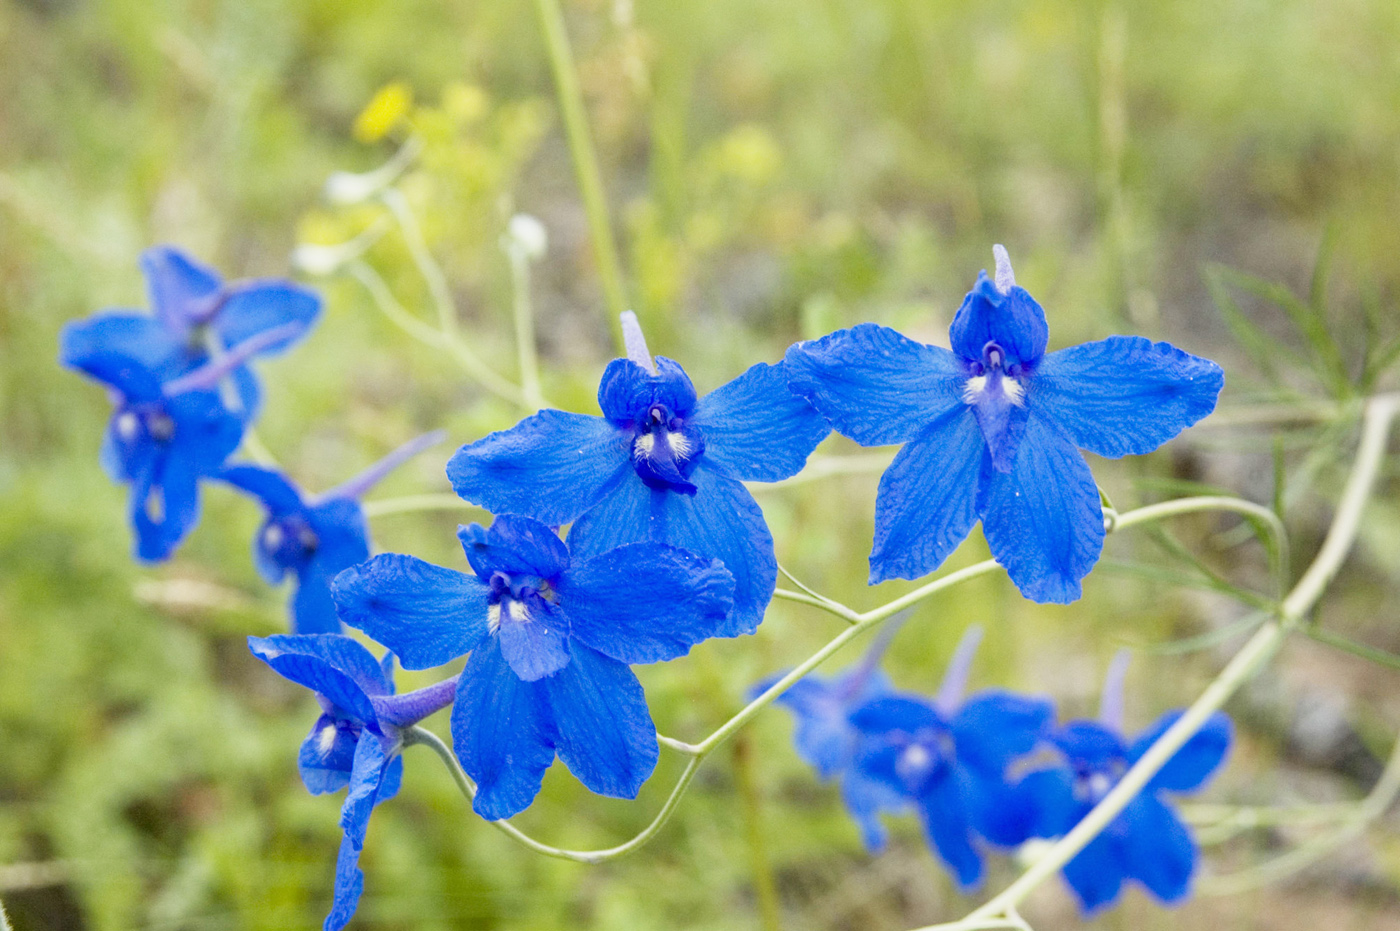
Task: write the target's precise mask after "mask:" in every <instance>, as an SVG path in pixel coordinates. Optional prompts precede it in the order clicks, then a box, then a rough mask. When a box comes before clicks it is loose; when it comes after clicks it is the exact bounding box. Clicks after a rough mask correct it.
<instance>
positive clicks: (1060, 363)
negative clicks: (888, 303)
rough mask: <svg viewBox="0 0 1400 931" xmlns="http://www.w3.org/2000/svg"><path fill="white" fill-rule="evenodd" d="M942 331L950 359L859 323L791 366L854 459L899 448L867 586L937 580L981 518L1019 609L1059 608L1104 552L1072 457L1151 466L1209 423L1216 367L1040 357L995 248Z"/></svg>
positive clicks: (1169, 352) (1037, 325)
mask: <svg viewBox="0 0 1400 931" xmlns="http://www.w3.org/2000/svg"><path fill="white" fill-rule="evenodd" d="M995 252H996V255H997V274H996V281H995V282H993V281H992V280H990V279H988V277H987V273H986V272H982V274H981V275H980V276H979V277H978V279H977V284H976V285H974V286H973V289H972V290H971V291H970V292H968V295H967V297H966V298H965V299H964V300H963V303H962V306H961V307H960V308H959V309H958V313H957V315H956V316H955V317H954V318H953V325H952V327H951V328H950V330H949V336H950V338H951V342H952V347H953V349H952V351H951V352H950V351H948V350H946V349H941V348H939V347H937V346H927V345H924V344H922V343H917V342H914V341H913V340H911V339H909V338H907V337H905V336H902V335H900V334H899V333H896V332H895V331H894V330H891V329H888V328H886V327H882V326H877V325H875V324H870V323H865V324H861V325H860V326H857V327H853V328H852V329H849V330H840V331H838V332H836V333H832V334H831V335H829V336H826V337H823V338H822V339H820V340H816V341H815V342H808V343H799V344H797V345H795V346H793V347H791V348H790V349H789V350H788V352H787V358H786V360H785V361H786V363H787V368H788V374H789V377H790V379H791V385H792V389H793V390H794V391H795V392H797V393H798V394H800V395H802V396H803V397H805V398H807V399H808V400H810V401H811V402H812V403H813V404H814V405H815V406H816V408H817V410H819V411H821V412H822V414H824V415H825V416H826V417H827V419H828V420H830V421H831V423H832V426H834V427H835V428H836V430H837V431H838V432H840V433H842V434H844V435H845V436H848V437H850V438H851V439H853V440H855V441H856V442H857V443H860V444H861V445H863V446H883V445H890V444H896V443H901V444H904V448H903V449H901V450H900V451H899V454H898V455H896V456H895V458H894V462H893V463H891V464H890V467H889V468H888V469H886V470H885V474H884V475H883V476H882V477H881V479H880V490H879V496H878V498H877V500H876V504H875V544H874V547H873V549H872V550H871V553H870V583H871V584H872V585H873V584H875V583H877V582H882V581H885V580H886V579H894V578H902V579H914V578H919V577H920V576H923V575H926V574H928V573H930V572H932V571H933V570H934V569H937V568H938V566H939V565H941V564H942V562H943V560H944V559H946V558H947V557H948V554H950V553H951V552H952V551H953V550H954V549H956V548H957V546H958V544H959V543H961V542H962V540H963V539H964V538H965V537H966V536H967V534H968V532H969V531H971V530H972V527H973V525H974V524H975V523H977V521H978V520H979V519H980V520H981V521H982V530H983V532H984V533H985V534H986V537H987V543H988V545H989V546H990V547H991V550H992V555H993V556H995V557H996V559H997V561H998V562H1000V563H1001V564H1002V565H1003V566H1004V567H1005V568H1006V571H1007V574H1008V575H1009V576H1010V577H1011V580H1012V581H1013V582H1015V583H1016V587H1017V588H1019V589H1020V590H1021V593H1022V594H1023V595H1025V596H1026V597H1027V598H1030V599H1032V600H1034V601H1039V602H1058V603H1068V602H1070V601H1073V600H1075V599H1076V598H1078V597H1079V596H1080V594H1081V588H1080V580H1081V579H1082V578H1083V577H1084V576H1085V575H1086V574H1087V573H1088V572H1089V570H1090V569H1092V568H1093V566H1094V563H1095V562H1097V561H1098V558H1099V553H1100V552H1101V550H1102V549H1103V536H1104V528H1103V513H1102V510H1101V508H1100V504H1099V494H1098V487H1097V486H1096V485H1095V484H1094V477H1093V475H1092V474H1090V472H1089V466H1088V464H1087V463H1086V462H1085V461H1084V457H1083V456H1082V455H1081V454H1080V452H1079V450H1080V449H1086V450H1088V451H1090V452H1092V453H1097V454H1098V455H1101V456H1109V457H1112V458H1118V457H1121V456H1126V455H1129V454H1142V453H1148V452H1151V451H1152V450H1154V449H1156V448H1157V447H1158V446H1160V445H1162V444H1163V443H1165V442H1166V441H1167V440H1170V439H1171V438H1172V437H1174V436H1176V435H1177V434H1178V433H1180V432H1181V431H1182V430H1184V429H1186V428H1187V427H1189V426H1190V425H1191V424H1193V423H1195V422H1196V421H1198V420H1200V419H1201V418H1202V417H1204V416H1206V415H1207V414H1209V413H1210V412H1211V411H1212V410H1213V409H1214V408H1215V401H1216V398H1217V396H1218V395H1219V394H1220V388H1221V386H1222V384H1223V383H1224V374H1223V373H1222V372H1221V370H1220V367H1219V366H1217V365H1216V364H1215V363H1213V362H1210V361H1207V360H1205V359H1201V358H1198V357H1196V356H1193V355H1189V354H1188V353H1185V352H1182V351H1181V350H1180V349H1177V348H1175V347H1174V346H1171V345H1169V344H1167V343H1153V342H1149V341H1148V340H1146V339H1142V338H1141V337H1133V336H1111V337H1109V338H1108V339H1105V340H1100V341H1099V342H1094V343H1085V344H1083V345H1081V346H1074V347H1072V348H1069V349H1061V350H1059V351H1057V352H1052V353H1048V354H1047V353H1046V352H1045V348H1046V342H1047V339H1048V332H1049V331H1048V329H1047V327H1046V324H1045V313H1044V311H1042V310H1041V308H1040V305H1039V304H1037V303H1036V302H1035V299H1034V298H1032V297H1031V296H1030V295H1029V294H1028V293H1026V291H1025V290H1024V289H1022V288H1020V287H1017V286H1016V283H1015V279H1014V277H1013V276H1012V273H1011V263H1010V261H1009V260H1008V259H1007V258H1006V251H1005V250H1004V249H1002V248H1001V247H1000V246H997V247H996V250H995Z"/></svg>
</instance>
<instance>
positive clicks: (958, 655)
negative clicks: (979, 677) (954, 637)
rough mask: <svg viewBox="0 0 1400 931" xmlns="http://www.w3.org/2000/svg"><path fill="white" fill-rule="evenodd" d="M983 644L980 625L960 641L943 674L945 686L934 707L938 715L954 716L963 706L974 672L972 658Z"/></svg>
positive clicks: (969, 630)
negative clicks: (969, 676)
mask: <svg viewBox="0 0 1400 931" xmlns="http://www.w3.org/2000/svg"><path fill="white" fill-rule="evenodd" d="M981 642H982V627H981V625H980V624H973V625H972V626H971V627H969V628H968V629H967V630H966V631H965V632H964V633H963V635H962V640H960V641H958V648H957V649H956V650H954V651H953V658H952V660H950V661H949V663H948V669H947V671H946V672H944V673H943V684H942V685H941V686H939V689H938V696H937V697H936V698H934V700H933V706H934V707H935V708H937V709H938V713H939V714H941V715H943V716H944V717H945V718H950V717H952V716H953V714H954V712H956V711H957V710H958V706H959V705H961V704H962V699H963V693H965V692H966V691H967V678H968V674H969V673H970V672H971V670H972V658H973V657H974V656H976V655H977V647H978V645H979V644H981Z"/></svg>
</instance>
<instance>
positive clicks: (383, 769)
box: [248, 634, 457, 931]
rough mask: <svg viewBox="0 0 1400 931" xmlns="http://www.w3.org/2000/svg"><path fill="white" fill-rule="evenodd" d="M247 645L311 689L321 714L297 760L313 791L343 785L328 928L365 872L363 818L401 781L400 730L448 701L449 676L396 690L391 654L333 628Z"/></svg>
mask: <svg viewBox="0 0 1400 931" xmlns="http://www.w3.org/2000/svg"><path fill="white" fill-rule="evenodd" d="M248 648H249V649H251V650H252V651H253V654H254V655H255V656H257V657H258V658H259V659H261V660H262V661H263V662H265V663H267V664H268V665H269V666H271V667H272V668H273V669H275V670H276V671H277V672H279V673H280V674H281V675H282V676H284V677H285V678H287V679H290V680H291V681H293V682H295V683H297V684H298V685H303V686H306V687H307V688H308V689H310V690H311V691H313V692H315V693H316V701H317V702H318V703H319V704H320V706H321V714H320V716H319V717H318V718H317V719H316V723H315V724H314V725H313V726H312V728H311V733H310V734H308V735H307V737H306V740H305V741H303V742H302V745H301V752H300V754H299V755H298V758H297V766H298V769H299V770H300V771H301V781H302V782H303V783H304V784H305V785H306V789H307V791H308V792H310V793H311V794H312V795H324V794H326V793H329V792H337V791H339V790H341V789H343V788H346V787H347V786H348V787H349V792H347V793H346V796H345V805H344V806H343V807H342V808H341V810H340V826H341V828H342V830H344V832H345V836H344V838H343V839H342V840H341V842H340V855H339V857H338V858H337V860H336V867H335V899H334V904H333V905H332V906H331V911H330V914H329V915H328V916H327V917H326V923H325V928H326V931H338V929H340V928H343V927H345V924H346V923H347V922H348V921H349V920H350V917H351V916H352V915H354V914H355V906H356V904H358V903H359V900H360V893H361V891H363V889H364V884H365V878H364V874H363V873H362V872H361V871H360V865H359V864H360V852H361V851H362V850H363V849H364V846H365V833H366V831H367V830H368V828H369V816H370V813H371V812H372V811H373V810H374V807H375V806H376V805H378V804H379V803H380V802H384V801H387V800H389V799H391V798H393V797H394V796H395V795H396V794H397V793H398V791H399V784H400V783H401V782H402V780H403V758H402V757H401V756H400V755H399V751H400V750H401V749H402V748H403V731H404V730H405V729H406V728H408V727H411V726H412V725H414V724H416V723H418V722H419V721H421V720H423V719H424V718H426V717H427V716H428V715H430V714H432V713H433V712H435V711H438V710H439V709H441V708H445V707H447V705H448V704H450V703H451V701H452V697H453V695H454V694H455V693H456V689H457V681H456V679H455V678H453V679H448V680H446V681H444V682H439V683H436V684H435V685H430V686H428V687H427V688H423V689H418V690H417V691H414V692H407V693H405V694H403V695H395V694H394V675H393V667H394V657H393V654H392V653H389V654H386V655H385V657H384V659H383V661H382V662H381V661H379V660H376V659H375V658H374V656H373V654H371V653H370V652H369V650H367V649H365V648H364V647H363V646H361V645H360V644H359V643H357V642H356V641H354V640H351V639H350V638H349V637H343V636H341V635H339V634H312V635H302V636H275V637H266V638H262V637H249V638H248Z"/></svg>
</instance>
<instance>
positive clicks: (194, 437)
mask: <svg viewBox="0 0 1400 931" xmlns="http://www.w3.org/2000/svg"><path fill="white" fill-rule="evenodd" d="M165 408H166V410H167V411H169V413H170V416H171V417H172V418H174V420H175V439H174V440H173V441H172V442H171V444H170V449H171V453H172V455H173V456H178V457H179V458H180V459H181V460H183V461H184V462H185V463H187V464H188V466H189V468H190V469H192V470H193V471H194V472H195V473H196V474H198V475H199V476H200V477H212V476H214V475H217V474H218V473H219V472H220V471H221V470H222V469H223V466H224V462H225V460H227V459H228V457H229V456H231V455H233V452H234V450H236V449H238V444H239V443H241V442H242V441H243V425H244V421H243V420H242V419H241V418H239V417H236V416H234V415H233V414H231V413H229V411H228V410H227V409H226V408H225V407H224V405H223V402H222V401H221V400H220V398H219V395H218V392H215V391H189V392H186V393H185V394H180V395H176V396H175V397H173V398H169V399H167V400H166V402H165Z"/></svg>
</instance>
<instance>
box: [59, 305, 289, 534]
mask: <svg viewBox="0 0 1400 931" xmlns="http://www.w3.org/2000/svg"><path fill="white" fill-rule="evenodd" d="M295 327H296V325H295V324H290V325H288V326H287V327H277V328H274V329H272V330H266V331H264V332H262V333H260V334H258V335H257V336H254V337H252V338H251V339H248V340H246V341H245V342H243V343H240V344H239V345H237V346H235V347H234V348H233V349H232V350H230V351H229V352H227V353H225V354H224V355H223V356H222V357H221V358H220V359H218V360H217V361H215V362H210V363H209V364H207V365H204V366H202V367H200V368H198V369H195V370H194V371H192V372H188V373H186V374H184V375H181V376H179V377H176V378H165V377H163V376H162V375H161V373H160V372H159V371H158V370H156V369H153V368H151V367H150V366H149V365H147V364H146V363H144V362H142V361H141V360H140V359H137V358H134V357H132V356H129V355H124V354H121V353H117V352H113V351H110V350H107V349H104V348H101V347H100V346H95V345H94V346H91V347H89V348H90V349H91V350H92V351H90V352H86V353H73V352H70V350H71V349H73V347H74V344H73V343H72V342H70V341H65V343H64V351H63V355H62V356H61V361H62V362H63V363H64V364H66V365H69V366H71V367H73V368H76V369H78V370H79V371H81V372H83V373H84V374H86V375H88V376H89V377H91V378H93V379H95V380H97V381H99V382H101V383H103V384H104V385H106V386H107V387H108V388H109V389H110V390H111V392H112V395H113V399H114V401H115V404H116V409H115V410H114V411H113V412H112V419H111V421H110V422H109V423H108V425H107V432H106V435H105V436H104V438H103V443H102V453H101V460H102V465H103V468H105V469H106V470H107V474H109V475H110V476H111V477H112V479H113V481H117V482H122V483H124V484H128V485H130V486H131V496H130V503H129V506H128V514H129V517H130V520H131V526H132V529H133V530H134V531H135V533H136V557H137V558H138V559H141V560H145V561H158V560H162V559H166V558H168V557H169V556H170V554H171V553H172V552H173V551H174V550H175V547H176V546H178V545H179V543H180V541H182V540H183V539H184V538H185V536H186V535H187V534H188V533H189V532H190V531H191V530H192V529H194V525H195V524H196V523H197V522H198V520H199V480H200V479H201V478H206V477H210V476H213V475H216V474H217V473H218V472H219V470H220V469H221V468H222V467H223V464H224V460H225V459H227V458H228V457H229V456H230V455H231V454H232V453H233V451H234V450H235V449H237V448H238V444H239V443H240V442H242V439H243V428H244V422H245V420H244V417H243V416H241V415H240V414H235V413H233V412H231V411H229V410H228V409H227V408H226V407H225V406H224V402H223V399H222V397H221V396H220V393H219V391H218V387H219V382H220V380H221V379H223V378H224V376H226V375H228V374H229V372H230V371H231V370H233V369H234V368H236V367H238V366H240V365H242V363H243V362H244V361H246V360H247V358H248V357H249V356H250V355H252V354H254V353H256V352H258V351H259V350H260V349H262V348H264V347H265V346H266V344H267V343H268V342H269V341H271V340H279V339H285V338H286V337H287V336H288V335H290V330H291V329H294V328H295Z"/></svg>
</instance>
